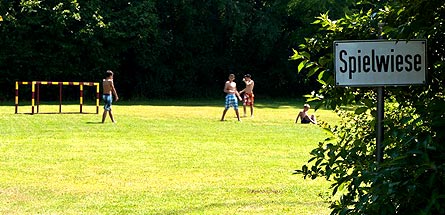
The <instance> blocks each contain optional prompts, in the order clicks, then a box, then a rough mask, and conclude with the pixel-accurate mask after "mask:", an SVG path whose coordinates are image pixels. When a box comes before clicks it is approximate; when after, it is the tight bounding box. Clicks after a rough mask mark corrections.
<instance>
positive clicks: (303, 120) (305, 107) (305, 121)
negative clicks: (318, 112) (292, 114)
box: [295, 104, 317, 124]
mask: <svg viewBox="0 0 445 215" xmlns="http://www.w3.org/2000/svg"><path fill="white" fill-rule="evenodd" d="M309 108H311V106H310V105H309V104H304V105H303V110H301V111H300V113H298V116H297V118H296V119H295V123H297V122H298V118H301V123H302V124H308V123H313V124H317V120H316V119H315V115H310V116H309V115H308V114H307V111H308V110H309Z"/></svg>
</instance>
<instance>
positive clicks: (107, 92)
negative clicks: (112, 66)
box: [102, 70, 119, 123]
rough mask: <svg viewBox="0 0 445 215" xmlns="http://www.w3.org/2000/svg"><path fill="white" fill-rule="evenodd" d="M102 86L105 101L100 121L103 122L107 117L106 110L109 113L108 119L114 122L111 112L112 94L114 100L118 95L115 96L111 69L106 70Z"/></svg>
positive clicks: (117, 98)
mask: <svg viewBox="0 0 445 215" xmlns="http://www.w3.org/2000/svg"><path fill="white" fill-rule="evenodd" d="M102 86H103V95H102V98H103V100H104V102H105V105H104V113H103V115H102V123H104V122H105V118H107V112H109V113H110V119H111V121H112V122H113V123H114V122H115V121H114V118H113V113H112V112H111V103H112V102H113V96H112V95H114V96H115V97H116V101H117V100H119V96H117V92H116V89H115V88H114V83H113V72H112V71H111V70H107V73H106V78H105V79H103V81H102Z"/></svg>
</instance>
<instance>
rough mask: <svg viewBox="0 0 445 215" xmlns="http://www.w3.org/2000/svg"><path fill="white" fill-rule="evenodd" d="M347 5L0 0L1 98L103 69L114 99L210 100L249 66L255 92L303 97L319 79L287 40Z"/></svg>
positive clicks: (94, 76)
mask: <svg viewBox="0 0 445 215" xmlns="http://www.w3.org/2000/svg"><path fill="white" fill-rule="evenodd" d="M347 2H348V1H344V2H343V1H342V2H341V3H340V2H338V3H336V2H334V1H329V2H325V1H311V2H306V1H298V0H293V1H287V0H276V1H266V0H261V1H257V0H246V1H232V0H211V1H203V0H196V1H181V0H167V1H134V0H129V1H117V0H112V1H99V0H89V1H86V0H62V1H48V0H39V1H37V0H22V1H9V0H7V1H2V4H0V17H1V20H2V21H1V22H0V48H1V53H0V77H1V79H0V89H1V91H0V97H1V98H2V99H3V98H8V99H10V98H12V97H13V92H11V91H12V90H13V88H14V87H13V86H14V81H16V80H21V81H24V80H57V81H59V80H70V81H81V80H83V81H98V80H100V79H101V78H102V76H103V72H104V71H105V70H107V69H112V70H114V71H115V73H116V79H117V80H116V86H117V88H118V89H119V91H120V95H121V97H122V98H123V99H131V98H152V97H163V98H165V97H219V96H221V95H222V94H223V93H222V90H221V89H222V85H223V83H224V81H225V80H226V79H227V75H228V74H229V73H235V74H236V75H237V76H238V77H239V76H241V75H243V74H245V73H251V74H252V75H253V77H254V80H255V81H256V82H257V83H258V84H257V85H256V92H257V93H258V95H263V96H277V95H279V96H294V95H302V94H304V93H308V92H310V91H312V90H314V89H316V88H317V87H318V86H317V84H314V83H315V81H314V80H313V79H308V78H306V77H305V76H304V75H302V74H300V75H299V74H296V73H294V69H295V67H294V66H293V62H289V60H288V57H289V51H290V47H293V45H294V40H293V39H294V38H297V37H301V36H302V35H310V33H311V32H312V30H313V26H311V25H308V22H309V21H310V20H311V19H312V18H313V17H314V16H316V15H318V14H319V13H320V12H323V11H325V10H328V9H335V10H334V11H333V12H332V13H333V14H336V15H339V14H340V13H343V12H342V9H341V8H344V7H346V6H345V5H348V4H347ZM318 3H320V4H322V5H323V6H322V7H312V6H313V4H318ZM334 5H336V6H334ZM337 5H340V7H338V6H337ZM304 8H306V9H308V10H310V13H304V11H302V10H306V9H304ZM301 38H302V37H301ZM314 72H315V71H314Z"/></svg>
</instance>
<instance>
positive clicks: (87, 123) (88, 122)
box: [86, 121, 103, 125]
mask: <svg viewBox="0 0 445 215" xmlns="http://www.w3.org/2000/svg"><path fill="white" fill-rule="evenodd" d="M86 124H93V125H94V124H103V123H102V122H99V121H98V122H86Z"/></svg>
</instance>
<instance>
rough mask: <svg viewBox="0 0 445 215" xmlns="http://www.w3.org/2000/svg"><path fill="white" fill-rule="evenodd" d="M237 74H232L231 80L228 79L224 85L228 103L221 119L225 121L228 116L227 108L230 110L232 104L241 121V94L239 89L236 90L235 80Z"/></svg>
mask: <svg viewBox="0 0 445 215" xmlns="http://www.w3.org/2000/svg"><path fill="white" fill-rule="evenodd" d="M234 80H235V75H234V74H230V75H229V80H228V81H226V84H225V85H224V92H225V93H227V95H226V103H225V106H224V111H223V114H222V117H221V121H224V117H225V116H226V113H227V110H229V108H230V106H232V107H233V109H234V110H235V113H236V117H237V118H238V121H241V119H240V117H239V111H238V100H237V97H238V99H239V100H240V101H241V100H242V99H241V96H240V95H239V93H238V91H237V90H236V83H235V82H234Z"/></svg>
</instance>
